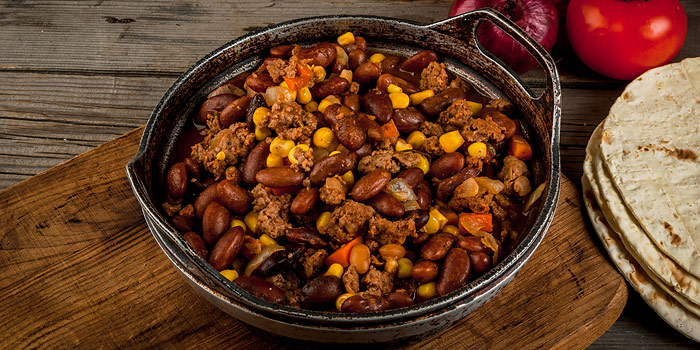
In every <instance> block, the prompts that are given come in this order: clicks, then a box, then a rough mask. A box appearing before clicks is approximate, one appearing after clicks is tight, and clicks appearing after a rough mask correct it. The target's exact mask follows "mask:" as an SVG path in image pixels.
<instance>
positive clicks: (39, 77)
mask: <svg viewBox="0 0 700 350" xmlns="http://www.w3.org/2000/svg"><path fill="white" fill-rule="evenodd" d="M681 3H682V4H683V6H684V8H685V11H686V13H687V15H688V39H687V40H686V43H685V46H684V47H683V49H682V50H681V52H680V54H679V55H678V57H676V59H675V60H676V61H677V60H680V59H682V58H685V57H693V56H700V41H697V39H696V37H695V35H700V2H698V1H694V0H682V1H681ZM449 6H450V2H449V1H442V0H418V1H405V0H404V1H394V0H391V1H380V0H360V1H354V2H348V1H332V2H326V1H319V0H299V1H296V0H269V1H254V0H239V1H221V0H216V1H214V0H209V1H205V0H175V1H156V0H146V1H133V0H131V1H119V2H116V1H104V0H95V1H28V0H26V1H25V0H2V1H0V190H2V189H5V188H7V187H9V186H12V185H14V184H16V183H18V182H20V181H22V180H24V179H26V178H28V177H31V176H33V175H35V174H37V173H39V172H41V171H43V170H46V169H47V168H49V167H51V166H54V165H56V164H59V163H61V162H63V161H65V160H67V159H70V158H72V157H74V156H76V155H78V154H80V153H83V152H85V151H88V150H90V149H92V148H94V147H96V146H99V145H101V144H103V143H105V142H107V141H109V140H112V139H114V138H116V137H117V136H119V135H122V134H124V133H126V132H128V131H131V130H132V129H134V128H136V127H139V126H141V125H143V124H144V123H145V122H146V120H147V118H148V115H149V114H150V111H151V109H152V108H153V107H154V106H155V105H156V103H157V102H158V100H159V99H160V97H161V96H162V94H163V93H164V92H165V91H166V89H167V88H168V87H169V86H170V85H171V84H172V83H173V82H174V81H175V80H176V78H177V77H178V76H179V75H180V74H181V73H182V72H184V71H185V70H186V69H187V68H188V67H189V66H190V65H191V64H192V63H194V62H195V61H196V60H198V59H199V58H201V57H202V56H204V55H205V54H207V53H209V52H210V51H212V50H213V49H215V48H217V47H219V46H221V45H223V44H224V43H226V42H228V41H230V40H232V39H234V38H236V37H238V36H240V35H242V34H244V33H246V32H248V31H252V30H255V29H258V28H260V27H264V26H267V25H269V24H273V23H277V22H282V21H287V20H291V19H295V18H301V17H308V16H319V15H331V14H372V15H383V16H389V17H396V18H401V19H407V20H413V21H416V22H419V23H430V22H434V21H436V20H439V19H442V18H444V17H445V16H446V14H447V12H448V8H449ZM564 39H565V38H564ZM600 54H601V55H604V54H605V53H604V52H601V53H600ZM552 55H553V57H554V58H555V59H556V60H557V62H558V67H559V70H560V74H561V81H562V87H563V116H562V134H561V153H562V168H563V172H564V174H566V175H567V176H568V177H569V178H571V179H572V180H574V181H575V182H576V183H578V182H579V181H580V180H579V179H580V177H581V164H582V161H583V157H584V147H585V144H586V142H587V140H588V137H589V136H590V134H591V132H592V131H593V129H594V127H595V126H596V125H597V123H599V122H600V121H601V120H602V119H603V118H604V117H605V116H606V114H607V111H608V109H609V107H610V106H611V105H612V103H613V102H614V100H615V98H616V97H617V96H618V95H619V94H620V92H621V91H622V89H623V88H624V86H625V85H626V83H625V82H621V81H612V80H609V79H606V78H605V77H602V76H600V75H598V74H596V73H594V72H592V71H590V70H588V69H587V68H585V67H584V66H582V64H581V63H580V62H579V61H578V59H577V58H576V57H575V56H574V55H573V53H572V52H571V50H570V49H569V48H568V47H567V46H566V40H563V41H562V42H560V43H559V44H558V46H557V47H556V48H555V50H554V51H553V54H552ZM523 78H524V79H525V81H526V82H528V83H529V84H531V85H532V86H533V87H538V86H541V81H542V79H541V76H540V75H539V74H537V72H530V73H527V74H526V75H525V76H524V77H523ZM65 181H70V179H65ZM11 224H17V223H11ZM1 243H2V242H0V246H1ZM696 345H697V344H695V343H693V342H691V341H690V340H687V339H686V338H684V337H683V336H682V335H680V334H679V333H677V332H675V331H674V330H673V329H671V328H670V327H669V326H667V325H666V324H665V323H664V322H663V321H662V320H661V319H660V318H659V317H658V316H656V314H654V312H653V311H652V310H651V309H650V308H649V307H647V306H646V304H645V303H644V302H643V301H642V300H641V299H640V298H639V297H638V296H636V294H635V293H634V292H631V293H630V298H629V302H628V305H627V307H626V308H625V311H624V312H623V314H622V316H621V317H620V319H619V320H618V321H617V322H616V323H615V324H614V325H613V326H612V327H611V328H610V329H609V330H608V332H607V333H605V334H604V335H603V336H602V337H601V338H600V339H598V340H597V341H596V342H595V343H593V345H591V347H590V348H594V349H615V348H634V347H639V348H645V349H651V348H655V349H656V348H658V349H665V348H693V347H695V346H696Z"/></svg>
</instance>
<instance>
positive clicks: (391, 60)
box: [381, 55, 403, 72]
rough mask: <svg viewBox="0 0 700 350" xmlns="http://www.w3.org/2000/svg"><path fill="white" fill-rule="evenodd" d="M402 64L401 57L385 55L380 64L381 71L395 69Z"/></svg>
mask: <svg viewBox="0 0 700 350" xmlns="http://www.w3.org/2000/svg"><path fill="white" fill-rule="evenodd" d="M402 62H403V57H399V56H393V55H386V57H385V58H384V60H383V61H382V63H381V66H382V71H383V72H384V71H389V70H394V69H397V68H398V67H399V65H400V64H401V63H402Z"/></svg>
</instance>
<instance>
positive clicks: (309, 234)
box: [285, 227, 327, 249]
mask: <svg viewBox="0 0 700 350" xmlns="http://www.w3.org/2000/svg"><path fill="white" fill-rule="evenodd" d="M285 237H286V238H287V241H289V242H292V243H302V244H306V245H308V246H309V247H311V248H316V249H319V248H323V247H325V246H326V244H327V243H326V241H324V240H323V238H321V237H320V236H319V235H317V234H316V233H315V232H314V231H312V230H311V229H309V228H306V227H299V228H292V229H289V230H287V233H286V234H285Z"/></svg>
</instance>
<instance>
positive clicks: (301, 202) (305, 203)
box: [289, 187, 318, 215]
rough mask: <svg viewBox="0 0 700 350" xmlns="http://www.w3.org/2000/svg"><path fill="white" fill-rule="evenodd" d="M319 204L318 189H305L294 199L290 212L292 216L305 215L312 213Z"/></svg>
mask: <svg viewBox="0 0 700 350" xmlns="http://www.w3.org/2000/svg"><path fill="white" fill-rule="evenodd" d="M316 202H318V188H316V187H304V188H302V189H301V190H300V191H299V193H297V195H296V196H295V197H294V200H293V201H292V205H291V206H290V208H289V209H290V210H291V211H292V214H295V215H304V214H306V213H308V212H309V211H311V209H313V208H314V205H316Z"/></svg>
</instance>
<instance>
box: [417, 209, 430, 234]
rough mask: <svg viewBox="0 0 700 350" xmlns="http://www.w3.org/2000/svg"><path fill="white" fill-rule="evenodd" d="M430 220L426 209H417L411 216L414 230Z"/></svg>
mask: <svg viewBox="0 0 700 350" xmlns="http://www.w3.org/2000/svg"><path fill="white" fill-rule="evenodd" d="M428 220H430V213H429V212H428V211H427V210H422V209H421V210H418V211H417V213H416V216H415V217H414V218H413V223H414V224H415V225H416V230H420V229H421V228H423V226H425V224H427V223H428Z"/></svg>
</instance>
